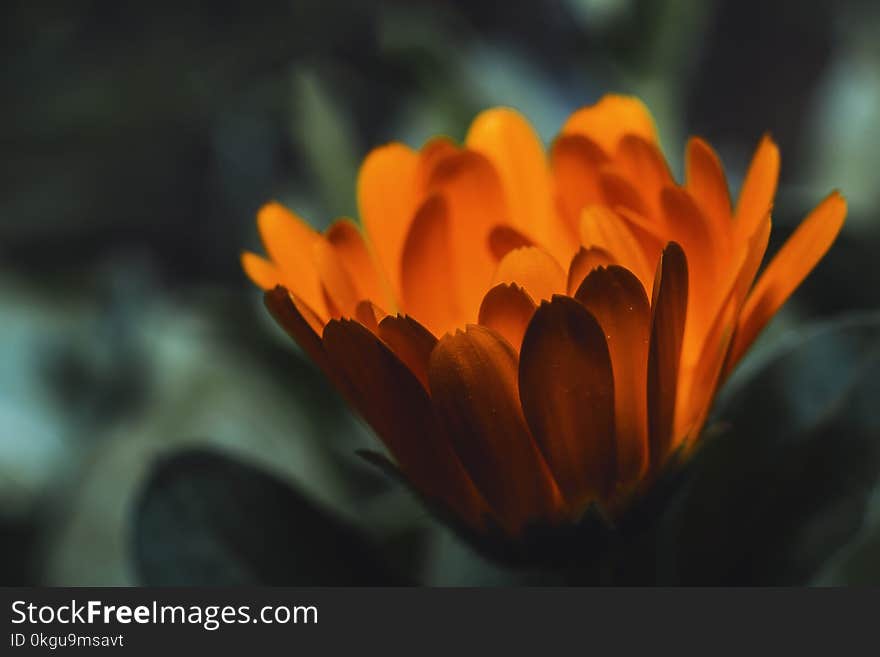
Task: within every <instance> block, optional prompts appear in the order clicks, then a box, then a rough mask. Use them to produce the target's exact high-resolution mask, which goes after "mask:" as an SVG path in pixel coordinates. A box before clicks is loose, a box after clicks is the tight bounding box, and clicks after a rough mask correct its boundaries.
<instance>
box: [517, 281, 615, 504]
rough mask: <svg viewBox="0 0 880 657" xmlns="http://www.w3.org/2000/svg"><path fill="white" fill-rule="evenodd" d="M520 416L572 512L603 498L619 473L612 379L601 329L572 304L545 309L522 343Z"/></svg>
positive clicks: (559, 300)
mask: <svg viewBox="0 0 880 657" xmlns="http://www.w3.org/2000/svg"><path fill="white" fill-rule="evenodd" d="M519 395H520V399H521V400H522V407H523V413H524V414H525V417H526V421H527V422H528V425H529V428H530V429H531V430H532V435H533V436H534V437H535V441H536V442H537V444H538V446H539V447H540V449H541V452H542V453H543V454H544V458H545V459H546V460H547V464H548V465H549V466H550V470H551V472H553V475H554V477H555V479H556V482H557V483H558V484H559V488H560V490H561V491H562V495H563V497H564V498H565V499H566V500H567V502H568V503H569V505H570V506H571V508H572V510H573V511H574V513H578V512H580V511H583V510H584V509H585V508H586V506H587V504H588V503H589V502H590V501H593V500H604V498H605V497H606V495H607V494H608V493H609V492H610V490H611V488H612V486H613V483H614V477H615V473H616V468H615V461H616V456H615V451H616V448H615V445H614V381H613V378H612V373H611V359H610V357H609V355H608V347H607V346H606V343H605V334H604V333H603V332H602V328H601V327H600V326H599V324H598V323H597V322H596V320H595V319H594V318H593V316H592V315H591V314H590V313H589V312H587V310H586V309H585V308H584V307H583V306H582V305H581V304H579V303H578V302H577V301H575V300H573V299H571V298H570V297H564V296H556V297H554V298H553V301H551V302H550V303H542V304H541V307H540V308H538V310H537V311H536V312H535V316H534V318H533V319H532V321H531V323H530V324H529V328H528V330H527V331H526V334H525V337H524V338H523V345H522V352H521V358H520V364H519Z"/></svg>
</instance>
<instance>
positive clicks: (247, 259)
mask: <svg viewBox="0 0 880 657" xmlns="http://www.w3.org/2000/svg"><path fill="white" fill-rule="evenodd" d="M241 268H242V269H244V273H245V274H247V275H248V278H250V279H251V280H252V281H253V282H254V283H256V284H257V285H258V286H260V287H261V288H262V289H264V290H271V289H272V288H274V287H275V286H276V285H281V284H282V282H283V281H284V277H283V275H282V274H281V272H280V271H278V268H277V267H276V266H275V265H274V264H272V263H271V262H269V261H268V260H266V259H265V258H261V257H260V256H258V255H257V254H256V253H251V252H250V251H245V252H243V253H242V254H241Z"/></svg>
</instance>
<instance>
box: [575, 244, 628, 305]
mask: <svg viewBox="0 0 880 657" xmlns="http://www.w3.org/2000/svg"><path fill="white" fill-rule="evenodd" d="M613 264H616V263H615V261H614V256H612V255H611V254H610V253H608V251H606V250H605V249H600V248H599V247H598V246H593V247H590V248H589V249H588V248H586V247H584V246H582V247H581V248H580V249H579V250H578V252H577V253H575V254H574V257H573V258H572V259H571V264H570V265H569V266H568V285H567V286H566V288H567V289H568V296H570V297H573V296H574V293H575V292H577V289H578V288H579V287H580V286H581V283H582V282H583V280H584V279H585V278H586V277H587V274H589V273H590V272H591V271H593V270H594V269H596V268H597V267H608V266H609V265H613Z"/></svg>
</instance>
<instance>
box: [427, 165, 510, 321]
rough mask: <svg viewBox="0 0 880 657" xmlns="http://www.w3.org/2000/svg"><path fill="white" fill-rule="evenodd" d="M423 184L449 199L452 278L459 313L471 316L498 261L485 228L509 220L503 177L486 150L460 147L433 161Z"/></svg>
mask: <svg viewBox="0 0 880 657" xmlns="http://www.w3.org/2000/svg"><path fill="white" fill-rule="evenodd" d="M427 189H428V190H429V191H430V192H431V193H434V194H439V195H441V196H443V198H444V200H445V201H446V203H447V205H448V209H449V212H448V215H449V227H450V247H451V249H450V251H449V255H450V258H451V266H452V269H453V271H454V272H455V275H456V278H455V279H454V281H453V283H454V284H455V285H456V286H457V290H456V295H457V298H458V300H459V302H460V304H461V305H460V309H461V310H462V311H463V313H464V315H463V316H466V317H468V318H473V317H475V316H476V314H477V309H478V308H479V307H480V302H481V301H482V300H483V293H484V291H485V290H486V288H487V287H488V286H489V284H490V283H491V281H492V274H493V273H494V271H495V266H496V261H495V259H494V258H493V257H492V254H491V252H490V251H489V247H488V239H489V233H490V231H491V230H492V228H493V227H494V226H496V225H498V224H499V223H506V222H507V220H508V209H507V204H506V201H505V198H504V193H503V191H502V189H501V182H500V180H499V177H498V174H497V172H496V171H495V168H494V167H493V166H492V164H491V163H490V162H489V160H487V159H486V157H485V156H483V155H481V154H480V153H477V152H476V151H468V150H461V151H458V152H456V153H454V154H452V155H449V156H446V157H444V158H442V159H440V160H439V161H438V162H437V164H436V166H434V168H433V170H432V171H431V173H430V175H429V176H428V181H427ZM432 328H433V327H432Z"/></svg>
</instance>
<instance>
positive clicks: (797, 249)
mask: <svg viewBox="0 0 880 657" xmlns="http://www.w3.org/2000/svg"><path fill="white" fill-rule="evenodd" d="M845 218H846V200H845V199H844V198H843V197H842V196H841V195H840V194H839V193H838V192H832V193H831V194H830V195H829V196H828V197H827V198H826V199H825V200H824V201H822V202H821V203H820V204H819V205H818V206H817V207H816V208H815V209H814V210H813V211H812V212H811V213H810V214H809V215H808V216H807V218H806V219H804V221H803V223H801V225H800V226H798V228H797V230H796V231H795V232H794V234H793V235H792V236H791V237H790V238H789V239H788V241H787V242H786V243H785V244H783V245H782V248H781V249H779V252H778V253H777V254H776V256H775V257H774V258H773V260H771V261H770V264H769V265H767V268H766V269H765V270H764V273H763V274H761V277H760V278H759V279H758V282H757V283H756V284H755V287H754V288H753V289H752V291H751V294H749V297H748V299H747V300H746V303H745V306H744V307H743V310H742V314H741V315H740V318H739V324H738V325H737V329H736V339H735V341H734V344H733V347H732V348H731V355H730V362H731V367H732V366H733V365H735V364H736V363H737V362H738V361H739V359H740V358H742V356H743V355H744V354H745V352H746V350H747V349H748V348H749V347H750V346H751V345H752V343H753V342H754V341H755V338H757V337H758V334H759V333H760V332H761V330H762V329H763V328H764V327H765V326H766V325H767V322H769V321H770V319H771V318H772V317H773V315H775V314H776V312H777V311H778V310H779V309H780V308H781V307H782V304H784V303H785V302H786V301H787V300H788V298H789V297H790V296H791V294H792V292H794V291H795V290H796V289H797V287H798V286H799V285H800V284H801V282H802V281H803V280H804V279H805V278H806V277H807V274H809V273H810V272H811V271H812V270H813V267H815V266H816V265H817V264H818V262H819V261H820V260H821V259H822V257H823V256H824V255H825V254H826V253H827V252H828V249H829V248H830V247H831V244H832V243H833V242H834V240H835V238H836V237H837V234H838V233H839V232H840V229H841V228H842V227H843V220H844V219H845Z"/></svg>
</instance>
